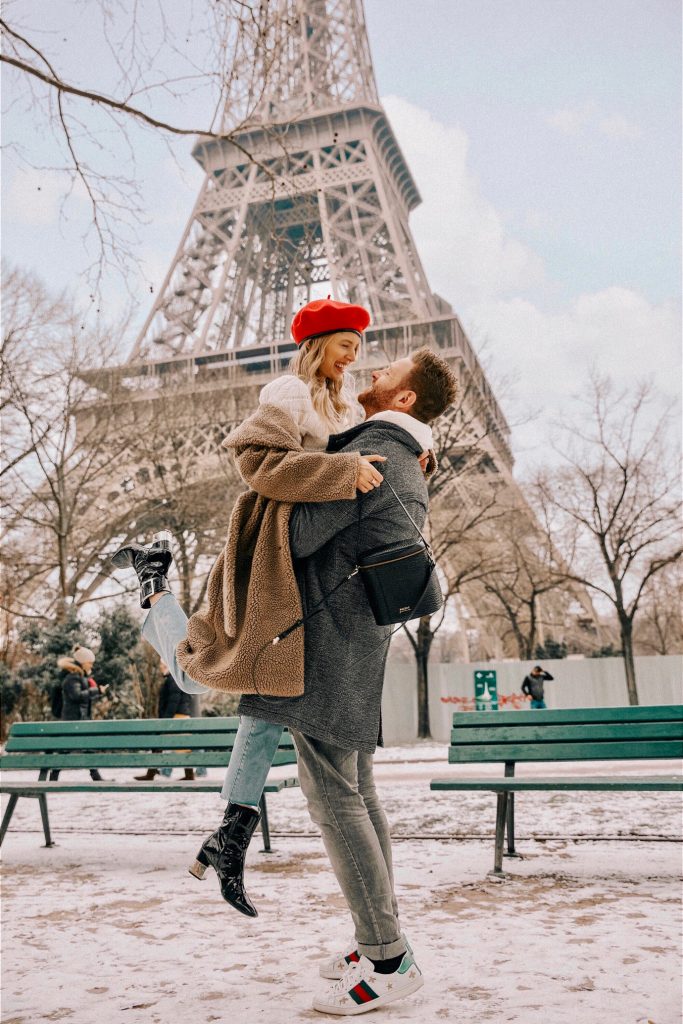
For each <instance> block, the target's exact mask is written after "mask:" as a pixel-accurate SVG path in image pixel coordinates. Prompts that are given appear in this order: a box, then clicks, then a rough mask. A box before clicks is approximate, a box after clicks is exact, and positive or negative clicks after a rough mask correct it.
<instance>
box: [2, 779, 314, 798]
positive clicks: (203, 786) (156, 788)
mask: <svg viewBox="0 0 683 1024" xmlns="http://www.w3.org/2000/svg"><path fill="white" fill-rule="evenodd" d="M222 785H223V784H222V782H219V781H217V780H216V779H214V780H213V781H211V780H209V779H194V780H192V781H189V780H188V781H183V780H180V779H168V781H164V782H156V781H155V782H94V781H92V780H90V781H89V782H86V781H85V780H84V781H82V782H62V781H61V780H59V781H57V782H47V781H45V782H3V784H2V792H3V793H17V794H18V795H19V796H35V795H37V794H38V793H45V794H48V795H49V794H50V793H87V792H90V791H91V790H96V791H97V792H105V793H149V792H154V793H183V792H191V793H220V791H221V788H222ZM298 785H299V780H298V779H295V778H289V779H273V780H272V781H268V782H266V784H265V786H264V787H263V791H264V793H280V792H281V791H282V790H283V789H293V788H295V787H297V786H298Z"/></svg>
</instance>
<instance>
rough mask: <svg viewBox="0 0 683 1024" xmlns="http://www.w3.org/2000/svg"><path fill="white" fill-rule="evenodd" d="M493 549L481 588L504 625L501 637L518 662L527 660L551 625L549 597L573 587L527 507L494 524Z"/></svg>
mask: <svg viewBox="0 0 683 1024" xmlns="http://www.w3.org/2000/svg"><path fill="white" fill-rule="evenodd" d="M491 544H492V547H493V552H492V558H491V561H490V569H489V571H488V572H487V573H486V574H485V575H483V576H482V577H481V581H480V587H481V589H482V590H483V592H484V593H485V594H487V595H489V597H490V598H492V603H493V605H494V608H496V610H494V611H493V612H490V613H489V614H492V615H493V617H494V618H495V619H496V620H497V621H498V622H502V623H503V624H504V625H503V626H502V628H499V632H500V634H501V636H502V638H503V639H504V640H505V639H506V638H507V636H510V637H511V639H512V642H513V645H514V648H515V652H516V654H517V656H518V657H519V659H520V660H521V661H529V660H530V659H531V658H533V657H534V656H535V651H536V646H537V644H538V640H539V636H540V635H541V632H542V631H543V627H544V626H546V625H548V624H549V622H548V617H547V613H546V614H545V615H544V604H549V603H550V601H549V595H550V594H551V593H553V592H557V591H561V590H564V591H565V592H566V591H567V589H568V587H570V586H571V584H569V583H568V581H567V579H566V577H565V576H564V572H563V566H562V564H561V563H559V562H558V560H557V556H556V553H555V545H554V542H553V540H552V538H551V537H550V536H549V535H548V534H546V533H545V532H544V530H543V528H542V526H541V523H540V522H539V521H537V520H535V519H534V518H533V517H532V515H531V513H530V511H529V509H528V507H527V508H518V509H510V511H509V512H508V514H507V515H505V516H504V517H502V518H501V520H500V521H499V522H498V523H497V524H496V531H495V538H492V539H491ZM557 596H558V597H559V595H557ZM564 596H565V598H566V597H569V596H570V595H569V594H566V593H565V595H564ZM565 603H566V602H565Z"/></svg>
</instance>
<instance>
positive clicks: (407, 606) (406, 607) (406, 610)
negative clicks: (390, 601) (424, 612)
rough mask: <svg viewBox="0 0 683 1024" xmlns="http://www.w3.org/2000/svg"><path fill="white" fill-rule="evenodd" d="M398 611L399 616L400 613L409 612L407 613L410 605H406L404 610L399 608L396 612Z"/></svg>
mask: <svg viewBox="0 0 683 1024" xmlns="http://www.w3.org/2000/svg"><path fill="white" fill-rule="evenodd" d="M398 611H399V614H400V613H401V612H409V611H410V605H409V604H407V605H406V606H405V608H399V610H398Z"/></svg>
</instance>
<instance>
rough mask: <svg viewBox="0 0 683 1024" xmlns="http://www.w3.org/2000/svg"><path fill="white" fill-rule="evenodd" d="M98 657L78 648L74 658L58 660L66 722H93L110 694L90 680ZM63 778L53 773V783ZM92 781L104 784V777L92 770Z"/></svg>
mask: <svg viewBox="0 0 683 1024" xmlns="http://www.w3.org/2000/svg"><path fill="white" fill-rule="evenodd" d="M94 664H95V655H94V654H93V652H92V651H91V650H90V648H89V647H82V646H80V645H79V646H77V647H75V648H74V651H73V654H71V655H68V654H65V655H62V657H60V658H57V667H58V668H60V669H61V671H62V714H61V720H62V721H63V722H78V721H80V720H82V719H88V718H92V706H93V704H94V703H95V702H96V701H98V700H100V699H101V698H102V697H103V696H104V695H105V693H106V692H107V687H106V686H98V684H97V683H96V682H95V680H94V679H91V678H90V675H91V672H92V668H93V665H94ZM58 778H59V769H56V768H55V769H53V770H52V771H51V772H50V775H49V780H50V781H51V782H56V781H57V779H58ZM90 778H91V779H94V780H95V782H102V781H103V779H102V776H101V775H100V773H99V771H98V770H97V768H91V769H90Z"/></svg>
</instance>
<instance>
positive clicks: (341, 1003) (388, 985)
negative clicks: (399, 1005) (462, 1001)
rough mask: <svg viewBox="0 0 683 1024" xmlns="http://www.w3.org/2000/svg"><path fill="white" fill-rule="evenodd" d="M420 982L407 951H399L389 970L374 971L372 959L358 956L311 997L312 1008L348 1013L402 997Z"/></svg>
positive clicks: (418, 969)
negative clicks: (393, 968)
mask: <svg viewBox="0 0 683 1024" xmlns="http://www.w3.org/2000/svg"><path fill="white" fill-rule="evenodd" d="M423 985H424V978H423V977H422V972H421V970H420V968H419V967H418V966H417V964H416V963H415V961H414V960H413V958H412V956H411V954H410V953H404V954H403V959H402V960H401V964H400V966H399V968H398V970H397V971H394V973H393V974H377V972H376V971H375V968H374V967H373V965H372V962H371V961H370V960H368V958H367V957H366V956H361V958H360V960H359V961H358V963H352V964H350V965H349V966H348V967H347V969H346V970H345V971H344V974H343V975H342V977H341V978H339V980H338V981H335V982H333V984H332V985H328V986H327V988H326V989H325V990H324V991H323V992H321V993H320V994H319V995H318V996H316V997H315V999H314V1000H313V1009H314V1010H319V1011H320V1013H336V1014H338V1015H339V1016H342V1017H351V1016H353V1015H354V1014H356V1013H367V1012H368V1011H369V1010H374V1009H375V1008H376V1007H379V1006H386V1005H387V1003H393V1002H394V1000H396V999H403V997H404V996H409V995H410V994H411V992H417V990H418V989H419V988H422V986H423Z"/></svg>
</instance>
